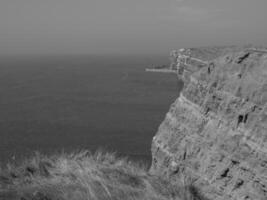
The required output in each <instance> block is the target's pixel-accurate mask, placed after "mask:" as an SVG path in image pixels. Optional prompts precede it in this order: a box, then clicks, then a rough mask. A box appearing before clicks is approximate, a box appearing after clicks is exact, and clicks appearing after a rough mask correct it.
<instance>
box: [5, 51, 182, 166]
mask: <svg viewBox="0 0 267 200" xmlns="http://www.w3.org/2000/svg"><path fill="white" fill-rule="evenodd" d="M152 64H154V65H157V64H158V65H162V64H168V56H163V55H142V56H140V55H131V56H129V55H42V56H40V55H35V56H28V55H27V56H1V57H0V164H1V165H3V164H4V165H5V164H6V163H7V162H12V161H13V160H21V159H22V160H23V159H24V158H25V157H28V156H31V155H32V154H34V152H41V153H43V154H54V153H61V152H78V151H81V150H90V151H92V152H94V151H96V150H99V149H101V150H103V151H111V152H116V153H117V154H119V155H123V156H127V157H129V158H133V159H137V160H143V161H150V160H151V151H150V148H151V141H152V138H153V136H154V135H155V134H156V132H157V129H158V127H159V125H160V123H161V122H162V121H163V119H164V118H165V115H166V113H167V111H168V109H169V107H170V105H171V104H172V103H173V102H174V101H175V99H176V98H177V97H178V96H179V92H180V90H181V88H182V82H181V81H179V80H178V79H177V77H176V75H175V74H161V73H149V72H145V68H146V67H148V66H150V65H152Z"/></svg>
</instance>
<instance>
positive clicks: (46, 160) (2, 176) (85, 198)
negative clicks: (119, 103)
mask: <svg viewBox="0 0 267 200" xmlns="http://www.w3.org/2000/svg"><path fill="white" fill-rule="evenodd" d="M186 188H187V187H183V186H181V187H179V186H177V184H176V185H175V186H174V185H171V184H170V183H168V181H166V180H164V179H162V178H160V177H156V176H152V175H150V174H149V173H148V172H147V167H146V166H144V165H143V164H140V163H132V162H131V161H129V160H128V159H126V158H120V157H117V156H116V155H115V154H112V153H103V152H97V153H95V154H91V153H90V152H88V151H83V152H79V153H73V154H61V155H54V156H50V157H46V156H44V155H40V154H38V153H37V154H36V155H35V156H33V157H32V158H31V159H28V160H26V161H24V162H23V163H22V164H20V165H18V166H15V165H11V164H9V165H8V166H7V167H6V168H5V169H1V170H0V199H1V200H15V199H16V200H102V199H110V200H111V199H112V200H113V199H114V200H135V199H141V200H142V199H143V200H145V199H151V200H164V199H177V200H189V199H192V200H193V199H198V198H194V197H192V194H191V193H192V192H190V191H191V189H190V188H189V189H188V188H187V189H186Z"/></svg>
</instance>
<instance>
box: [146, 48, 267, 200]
mask: <svg viewBox="0 0 267 200" xmlns="http://www.w3.org/2000/svg"><path fill="white" fill-rule="evenodd" d="M188 52H189V53H188ZM171 55H172V56H173V59H172V60H174V62H175V63H172V67H173V66H177V67H178V69H177V70H178V76H179V78H181V79H183V81H184V88H183V90H182V92H181V93H180V96H179V98H178V99H177V100H176V101H175V102H174V103H173V104H172V105H171V107H170V110H169V112H168V113H167V115H166V117H165V119H164V121H163V122H162V124H161V125H160V127H159V129H158V132H157V134H156V135H155V137H154V138H153V142H152V157H153V158H152V166H151V169H150V172H151V173H152V174H158V175H163V176H165V177H167V178H168V179H169V180H170V181H171V182H172V183H175V182H179V181H181V180H184V181H186V182H189V183H190V184H192V185H193V186H194V187H195V188H197V190H198V191H199V192H200V193H201V194H202V196H204V197H205V198H206V199H208V200H266V199H267V51H266V50H265V49H257V48H236V47H223V48H219V47H218V48H199V49H197V48H196V49H187V50H184V49H183V50H181V51H180V52H178V51H174V52H172V53H171ZM183 59H185V60H183Z"/></svg>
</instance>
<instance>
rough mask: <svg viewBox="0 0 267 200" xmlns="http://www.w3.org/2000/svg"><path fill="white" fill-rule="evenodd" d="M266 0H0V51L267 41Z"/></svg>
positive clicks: (146, 50) (139, 49) (142, 49)
mask: <svg viewBox="0 0 267 200" xmlns="http://www.w3.org/2000/svg"><path fill="white" fill-rule="evenodd" d="M266 9H267V0H0V54H20V53H24V54H31V53H35V54H36V53H37V54H42V53H45V54H47V53H48V54H53V53H64V54H65V53H89V54H99V53H103V54H109V53H126V54H131V53H135V54H150V53H151V54H158V53H160V54H163V53H165V54H167V53H168V52H169V51H170V50H171V49H177V48H182V47H192V46H208V45H229V44H230V45H231V44H248V43H252V44H257V45H266V46H267V11H266Z"/></svg>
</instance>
